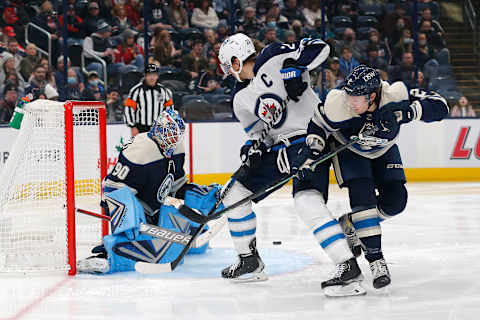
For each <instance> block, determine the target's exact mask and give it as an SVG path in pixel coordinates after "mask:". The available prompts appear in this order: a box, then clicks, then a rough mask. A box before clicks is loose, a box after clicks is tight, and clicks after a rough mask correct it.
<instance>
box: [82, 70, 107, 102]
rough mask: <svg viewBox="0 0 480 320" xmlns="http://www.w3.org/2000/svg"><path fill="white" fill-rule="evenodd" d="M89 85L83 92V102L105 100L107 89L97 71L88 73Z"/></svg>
mask: <svg viewBox="0 0 480 320" xmlns="http://www.w3.org/2000/svg"><path fill="white" fill-rule="evenodd" d="M87 81H88V82H87V85H86V88H85V90H84V91H83V100H86V101H88V100H95V101H103V100H105V88H104V87H103V84H102V82H101V81H100V78H99V76H98V73H97V72H96V71H90V72H89V73H88V78H87Z"/></svg>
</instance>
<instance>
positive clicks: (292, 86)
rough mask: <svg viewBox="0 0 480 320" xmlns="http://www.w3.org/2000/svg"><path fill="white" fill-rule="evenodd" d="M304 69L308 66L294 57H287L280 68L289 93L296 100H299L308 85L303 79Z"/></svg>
mask: <svg viewBox="0 0 480 320" xmlns="http://www.w3.org/2000/svg"><path fill="white" fill-rule="evenodd" d="M304 70H306V68H305V67H304V66H301V65H299V64H298V63H297V61H295V59H292V58H288V59H285V61H284V62H283V66H282V69H281V70H280V73H281V74H282V79H283V84H284V85H285V90H286V91H287V95H288V97H289V98H290V99H292V100H293V101H295V102H298V101H299V97H300V96H301V95H302V94H303V92H305V90H306V89H307V87H308V84H307V83H306V82H304V81H303V80H302V73H303V71H304Z"/></svg>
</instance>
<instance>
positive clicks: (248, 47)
mask: <svg viewBox="0 0 480 320" xmlns="http://www.w3.org/2000/svg"><path fill="white" fill-rule="evenodd" d="M255 52H256V51H255V46H254V45H253V41H252V39H250V38H249V37H248V36H246V35H244V34H243V33H237V34H234V35H233V36H230V37H228V38H227V39H225V40H224V41H223V43H222V46H221V47H220V52H219V53H218V59H220V66H221V67H222V70H223V72H224V73H225V74H229V73H231V74H232V75H233V76H234V77H235V78H236V79H237V80H238V81H242V80H240V76H239V74H240V72H241V71H242V68H243V62H244V61H245V60H247V58H248V57H250V56H251V55H252V54H254V53H255ZM233 58H237V59H238V60H239V61H240V69H238V71H235V70H233V68H232V60H233Z"/></svg>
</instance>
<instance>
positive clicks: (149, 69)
mask: <svg viewBox="0 0 480 320" xmlns="http://www.w3.org/2000/svg"><path fill="white" fill-rule="evenodd" d="M157 72H158V67H157V65H156V64H153V63H149V64H148V65H147V67H146V68H145V73H157Z"/></svg>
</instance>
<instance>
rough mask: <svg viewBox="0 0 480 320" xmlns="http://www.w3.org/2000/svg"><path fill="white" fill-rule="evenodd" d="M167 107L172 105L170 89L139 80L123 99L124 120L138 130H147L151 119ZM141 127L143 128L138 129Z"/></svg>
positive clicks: (155, 117) (151, 122) (151, 121)
mask: <svg viewBox="0 0 480 320" xmlns="http://www.w3.org/2000/svg"><path fill="white" fill-rule="evenodd" d="M167 107H172V108H173V107H174V106H173V98H172V91H171V90H170V89H167V88H166V87H164V86H162V85H161V84H159V83H157V84H156V85H155V86H154V87H149V86H147V85H145V83H144V81H141V82H140V83H138V84H136V85H135V86H134V87H132V89H130V92H129V93H128V98H127V100H126V101H125V122H126V123H127V125H128V126H129V127H137V128H138V129H139V131H140V132H144V131H148V130H149V129H150V127H151V126H152V124H153V121H154V120H155V119H157V117H158V116H159V115H160V114H161V113H162V111H163V110H164V109H165V108H167ZM141 128H143V129H144V130H140V129H141Z"/></svg>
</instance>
